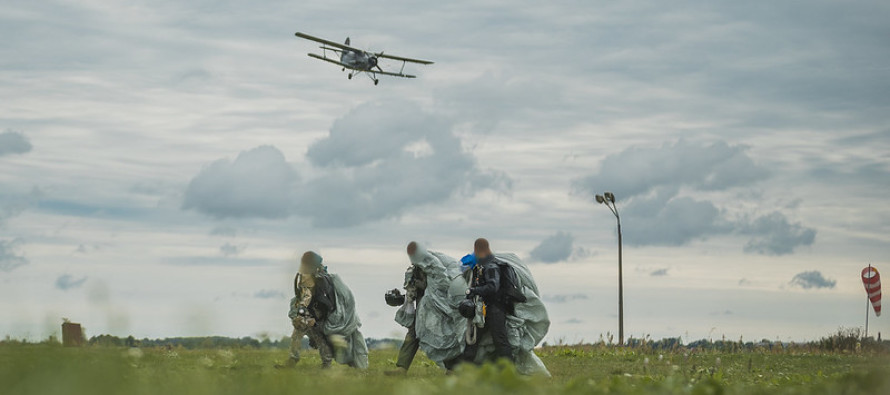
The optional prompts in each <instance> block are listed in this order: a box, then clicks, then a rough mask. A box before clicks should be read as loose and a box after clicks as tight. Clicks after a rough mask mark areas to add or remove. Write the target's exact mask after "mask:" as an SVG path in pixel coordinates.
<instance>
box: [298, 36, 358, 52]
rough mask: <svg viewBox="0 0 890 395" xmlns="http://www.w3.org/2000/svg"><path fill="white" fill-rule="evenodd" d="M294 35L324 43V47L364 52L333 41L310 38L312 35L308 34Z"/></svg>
mask: <svg viewBox="0 0 890 395" xmlns="http://www.w3.org/2000/svg"><path fill="white" fill-rule="evenodd" d="M294 35H295V36H297V37H299V38H305V39H307V40H311V41H315V42H317V43H322V44H324V45H327V46H331V47H334V48H340V49H343V50H350V51H355V52H362V50H360V49H356V48H353V47H348V46H345V45H343V44H340V43H335V42H333V41H328V40H325V39H323V38H318V37H313V36H310V35H308V34H304V33H300V32H296V33H294Z"/></svg>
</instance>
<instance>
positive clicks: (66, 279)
mask: <svg viewBox="0 0 890 395" xmlns="http://www.w3.org/2000/svg"><path fill="white" fill-rule="evenodd" d="M86 281H87V278H86V277H81V278H74V276H72V275H70V274H63V275H61V276H59V277H58V278H56V288H58V289H61V290H62V291H67V290H69V289H74V288H80V286H81V285H83V283H85V282H86Z"/></svg>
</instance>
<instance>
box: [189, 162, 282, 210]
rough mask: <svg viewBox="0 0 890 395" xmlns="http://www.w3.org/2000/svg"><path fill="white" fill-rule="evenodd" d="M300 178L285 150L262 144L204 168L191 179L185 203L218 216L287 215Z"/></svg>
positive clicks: (194, 208)
mask: <svg viewBox="0 0 890 395" xmlns="http://www.w3.org/2000/svg"><path fill="white" fill-rule="evenodd" d="M298 181H299V177H298V175H297V172H296V170H294V169H293V168H292V167H291V165H290V164H288V163H287V161H285V158H284V154H282V153H281V151H279V150H278V149H277V148H275V147H273V146H261V147H257V148H254V149H252V150H249V151H244V152H241V153H240V154H238V157H237V158H235V160H234V161H229V160H228V159H220V160H217V161H216V162H213V163H212V164H210V165H209V166H207V167H206V168H204V169H203V170H201V172H200V173H198V175H197V176H195V177H194V178H193V179H192V181H191V182H190V183H189V185H188V188H187V189H186V191H185V198H184V200H183V204H182V207H183V208H184V209H191V210H195V211H198V212H201V213H204V214H207V215H210V216H212V217H216V218H227V217H236V218H237V217H260V218H285V217H287V216H288V215H290V207H291V204H292V201H293V197H294V188H295V187H296V183H297V182H298Z"/></svg>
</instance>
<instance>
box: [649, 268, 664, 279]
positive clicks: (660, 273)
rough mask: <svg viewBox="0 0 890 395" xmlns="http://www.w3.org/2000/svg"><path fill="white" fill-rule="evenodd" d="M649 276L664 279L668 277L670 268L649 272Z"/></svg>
mask: <svg viewBox="0 0 890 395" xmlns="http://www.w3.org/2000/svg"><path fill="white" fill-rule="evenodd" d="M649 275H650V276H652V277H664V276H667V275H668V268H662V269H655V270H653V271H651V272H649Z"/></svg>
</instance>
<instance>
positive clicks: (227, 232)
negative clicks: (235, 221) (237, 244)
mask: <svg viewBox="0 0 890 395" xmlns="http://www.w3.org/2000/svg"><path fill="white" fill-rule="evenodd" d="M208 234H209V235H211V236H225V237H235V236H237V235H238V230H237V229H235V228H233V227H231V226H217V227H214V228H213V229H210V232H209V233H208Z"/></svg>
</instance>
